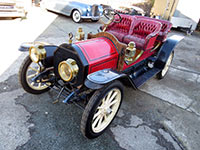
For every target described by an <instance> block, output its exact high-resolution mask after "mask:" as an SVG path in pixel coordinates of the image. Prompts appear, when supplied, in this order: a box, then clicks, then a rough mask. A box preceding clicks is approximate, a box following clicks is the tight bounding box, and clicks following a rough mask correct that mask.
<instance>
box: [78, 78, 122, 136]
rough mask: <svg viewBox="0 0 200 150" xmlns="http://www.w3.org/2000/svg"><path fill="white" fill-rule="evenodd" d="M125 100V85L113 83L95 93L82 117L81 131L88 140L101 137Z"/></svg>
mask: <svg viewBox="0 0 200 150" xmlns="http://www.w3.org/2000/svg"><path fill="white" fill-rule="evenodd" d="M122 98H123V85H122V84H121V83H120V82H119V81H115V82H112V83H111V84H109V85H107V86H105V87H104V88H102V89H100V90H97V91H95V93H94V94H93V95H92V97H91V98H90V100H89V102H88V104H87V106H86V108H85V110H84V112H83V116H82V120H81V131H82V133H83V134H84V135H85V136H86V137H87V138H90V139H92V138H96V137H98V136H99V135H101V134H102V133H103V132H104V131H105V130H106V129H107V128H108V126H109V125H110V124H111V122H112V121H113V119H114V118H115V116H116V114H117V112H118V110H119V108H120V105H121V102H122Z"/></svg>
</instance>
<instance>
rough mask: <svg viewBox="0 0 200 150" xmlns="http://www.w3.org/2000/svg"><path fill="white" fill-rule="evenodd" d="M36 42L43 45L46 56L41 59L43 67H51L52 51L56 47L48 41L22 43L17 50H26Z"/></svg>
mask: <svg viewBox="0 0 200 150" xmlns="http://www.w3.org/2000/svg"><path fill="white" fill-rule="evenodd" d="M38 44H41V45H43V46H44V49H45V50H46V58H45V59H44V60H42V63H43V65H44V66H45V67H52V66H53V56H54V52H55V51H56V49H57V47H58V46H56V45H49V44H48V43H42V42H32V43H22V44H21V45H20V47H19V51H21V52H28V51H29V48H30V47H32V46H34V45H38Z"/></svg>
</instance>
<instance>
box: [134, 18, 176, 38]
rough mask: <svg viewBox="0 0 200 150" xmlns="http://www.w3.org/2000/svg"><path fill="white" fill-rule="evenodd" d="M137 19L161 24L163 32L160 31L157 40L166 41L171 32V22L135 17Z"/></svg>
mask: <svg viewBox="0 0 200 150" xmlns="http://www.w3.org/2000/svg"><path fill="white" fill-rule="evenodd" d="M135 17H136V18H147V19H149V20H153V21H158V22H160V23H161V24H162V27H161V30H160V32H159V34H158V37H157V39H156V40H158V41H161V42H163V41H165V39H166V38H167V34H168V32H170V29H171V27H172V23H171V22H170V21H167V20H161V19H155V18H149V17H144V16H135Z"/></svg>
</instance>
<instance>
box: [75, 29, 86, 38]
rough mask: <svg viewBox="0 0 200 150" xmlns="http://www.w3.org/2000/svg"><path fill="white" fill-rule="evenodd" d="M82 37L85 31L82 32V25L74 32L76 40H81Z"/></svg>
mask: <svg viewBox="0 0 200 150" xmlns="http://www.w3.org/2000/svg"><path fill="white" fill-rule="evenodd" d="M84 38H85V33H84V32H83V29H82V27H79V28H78V31H77V33H76V40H77V41H82V40H84Z"/></svg>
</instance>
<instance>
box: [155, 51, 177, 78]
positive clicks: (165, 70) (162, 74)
mask: <svg viewBox="0 0 200 150" xmlns="http://www.w3.org/2000/svg"><path fill="white" fill-rule="evenodd" d="M173 58H174V52H171V54H170V55H169V58H168V59H167V62H166V64H165V67H164V68H163V70H161V71H160V72H159V73H158V74H157V78H158V79H163V78H164V77H165V76H166V74H167V72H168V71H169V67H170V65H171V63H172V60H173Z"/></svg>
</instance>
